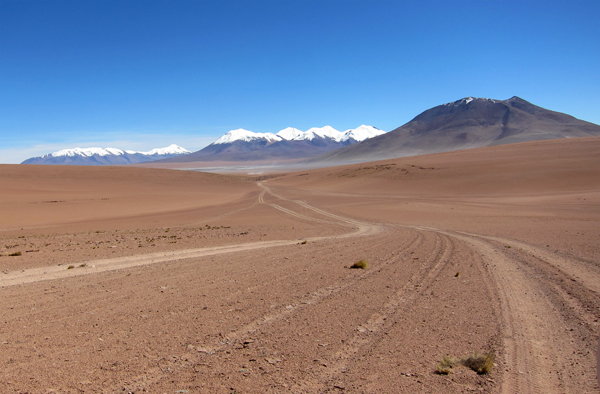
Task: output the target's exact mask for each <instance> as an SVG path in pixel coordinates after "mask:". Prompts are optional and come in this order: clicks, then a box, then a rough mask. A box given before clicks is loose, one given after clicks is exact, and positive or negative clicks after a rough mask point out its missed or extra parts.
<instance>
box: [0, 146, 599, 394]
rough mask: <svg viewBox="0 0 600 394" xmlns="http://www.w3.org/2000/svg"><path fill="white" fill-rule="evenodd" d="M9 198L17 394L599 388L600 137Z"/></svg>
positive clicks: (163, 175)
mask: <svg viewBox="0 0 600 394" xmlns="http://www.w3.org/2000/svg"><path fill="white" fill-rule="evenodd" d="M0 185H1V189H0V249H1V251H0V255H1V256H0V271H1V273H0V349H1V351H0V363H1V365H2V369H0V392H3V393H80V392H85V393H87V392H90V393H94V392H98V393H114V392H132V393H140V392H149V393H326V392H331V393H341V392H349V393H416V392H422V393H462V392H486V393H571V392H577V393H593V392H600V390H599V389H598V384H597V381H596V352H597V346H598V335H599V333H600V323H599V319H600V246H599V245H600V139H597V138H580V139H570V140H559V141H544V142H533V143H525V144H516V145H506V146H501V147H494V148H485V149H476V150H471V151H462V152H454V153H445V154H438V155H429V156H421V157H413V158H404V159H397V160H386V161H382V162H376V163H367V164H361V165H354V166H346V167H336V168H328V169H321V170H313V171H306V172H300V173H289V174H274V175H271V176H265V177H260V178H243V177H232V176H221V175H212V174H203V173H197V172H187V171H171V170H157V169H143V168H123V167H120V168H119V167H110V168H107V167H103V168H82V167H58V166H57V167H42V166H0ZM19 254H20V255H19ZM11 255H12V256H11ZM359 260H366V261H367V263H368V267H367V269H350V268H348V267H349V266H350V265H352V264H353V263H355V262H357V261H359ZM489 352H494V353H495V354H496V359H495V365H494V368H493V369H492V371H491V372H489V373H488V374H482V375H478V374H477V373H476V372H474V371H472V370H471V369H468V368H466V367H464V366H460V365H458V366H456V367H455V368H453V370H452V372H451V373H450V374H448V375H442V374H438V373H437V372H436V370H437V366H438V362H439V360H440V359H441V357H442V356H445V355H449V356H451V357H456V358H467V357H469V356H471V355H473V354H474V353H489Z"/></svg>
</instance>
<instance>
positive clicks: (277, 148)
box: [167, 125, 385, 162]
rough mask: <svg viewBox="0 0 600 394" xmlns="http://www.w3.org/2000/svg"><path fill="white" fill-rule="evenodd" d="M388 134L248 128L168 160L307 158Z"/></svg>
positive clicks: (358, 130) (363, 129) (364, 130)
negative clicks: (195, 150) (261, 130)
mask: <svg viewBox="0 0 600 394" xmlns="http://www.w3.org/2000/svg"><path fill="white" fill-rule="evenodd" d="M381 134H385V131H383V130H379V129H378V128H376V127H373V126H366V125H362V126H359V127H357V128H356V129H349V130H346V131H338V130H336V129H334V128H333V127H331V126H324V127H313V128H310V129H308V130H306V131H302V130H298V129H295V128H293V127H288V128H285V129H283V130H280V131H279V132H278V133H276V134H275V133H255V132H253V131H249V130H245V129H236V130H231V131H229V132H228V133H226V134H225V135H223V136H222V137H220V138H219V139H217V140H216V141H215V142H213V143H212V144H210V145H209V146H207V147H206V148H204V149H202V150H200V151H198V152H194V153H191V154H188V155H184V156H179V157H175V158H171V159H168V160H167V161H169V162H190V161H215V160H226V161H247V160H271V159H298V158H308V157H312V156H316V155H319V154H323V153H325V152H329V151H332V150H335V149H338V148H341V147H344V146H347V145H351V144H355V143H357V142H361V141H364V140H366V139H369V138H373V137H376V136H378V135H381Z"/></svg>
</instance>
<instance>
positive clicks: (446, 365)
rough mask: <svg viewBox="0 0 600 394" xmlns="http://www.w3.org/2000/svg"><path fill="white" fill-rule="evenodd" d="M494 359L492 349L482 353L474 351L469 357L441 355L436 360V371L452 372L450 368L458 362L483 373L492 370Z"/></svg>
mask: <svg viewBox="0 0 600 394" xmlns="http://www.w3.org/2000/svg"><path fill="white" fill-rule="evenodd" d="M495 360H496V353H495V352H494V351H491V352H489V353H484V354H479V353H474V354H472V355H471V356H470V357H467V358H464V359H457V358H455V357H451V356H443V357H442V358H441V359H440V361H439V362H438V365H437V372H438V373H439V374H441V375H448V374H449V373H450V372H452V368H454V367H455V366H457V365H459V364H460V365H464V366H465V367H467V368H470V369H472V370H473V371H475V372H477V373H478V374H480V375H485V374H487V373H489V372H491V371H492V368H494V361H495Z"/></svg>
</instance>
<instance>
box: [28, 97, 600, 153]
mask: <svg viewBox="0 0 600 394" xmlns="http://www.w3.org/2000/svg"><path fill="white" fill-rule="evenodd" d="M589 136H600V126H598V125H596V124H593V123H589V122H585V121H583V120H579V119H576V118H574V117H572V116H570V115H567V114H564V113H560V112H555V111H551V110H548V109H545V108H542V107H539V106H536V105H534V104H532V103H530V102H528V101H525V100H523V99H522V98H519V97H516V96H515V97H512V98H510V99H507V100H495V99H489V98H475V97H466V98H463V99H460V100H457V101H454V102H451V103H447V104H442V105H438V106H436V107H433V108H431V109H428V110H426V111H424V112H422V113H421V114H419V115H417V116H416V117H415V118H414V119H412V120H411V121H410V122H408V123H406V124H404V125H402V126H400V127H398V128H396V129H394V130H392V131H390V132H387V133H386V132H384V131H382V130H379V129H377V128H375V127H373V126H366V125H362V126H360V127H357V128H356V129H350V130H346V131H343V132H342V131H338V130H336V129H334V128H333V127H331V126H324V127H320V128H318V127H314V128H311V129H309V130H307V131H301V130H298V129H295V128H292V127H288V128H286V129H283V130H281V131H279V132H278V133H276V134H274V133H255V132H252V131H248V130H244V129H236V130H231V131H229V132H228V133H226V134H225V135H223V136H222V137H220V138H219V139H217V140H216V141H215V142H213V143H212V144H210V145H208V146H207V147H205V148H204V149H201V150H199V151H197V152H189V151H187V150H185V149H183V148H181V147H178V146H177V145H171V146H170V147H167V148H162V149H154V150H152V151H150V152H134V151H123V150H120V149H114V148H106V149H100V148H88V149H80V148H76V149H65V150H62V151H58V152H55V153H51V154H49V155H45V156H43V157H35V158H31V159H28V160H26V161H24V162H23V164H78V165H106V164H113V165H115V164H134V163H142V162H148V161H159V162H161V163H184V162H206V161H238V162H244V161H272V160H284V159H299V160H304V161H306V162H310V163H324V164H326V165H331V164H335V163H352V162H365V161H373V160H381V159H389V158H397V157H403V156H415V155H421V154H427V153H437V152H448V151H454V150H461V149H469V148H479V147H485V146H493V145H502V144H510V143H516V142H526V141H537V140H548V139H557V138H573V137H589Z"/></svg>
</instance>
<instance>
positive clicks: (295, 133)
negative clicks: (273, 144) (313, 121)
mask: <svg viewBox="0 0 600 394" xmlns="http://www.w3.org/2000/svg"><path fill="white" fill-rule="evenodd" d="M303 134H304V131H302V130H298V129H295V128H293V127H286V128H285V129H283V130H281V131H279V133H277V135H278V136H279V137H281V138H283V139H284V140H288V141H294V140H295V141H297V140H300V139H301V137H302V135H303Z"/></svg>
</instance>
